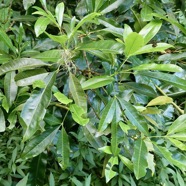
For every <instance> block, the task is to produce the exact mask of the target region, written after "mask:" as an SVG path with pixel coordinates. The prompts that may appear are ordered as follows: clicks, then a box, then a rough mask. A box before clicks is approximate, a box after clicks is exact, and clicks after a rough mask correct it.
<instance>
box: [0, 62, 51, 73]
mask: <svg viewBox="0 0 186 186" xmlns="http://www.w3.org/2000/svg"><path fill="white" fill-rule="evenodd" d="M48 65H49V64H47V63H44V62H43V61H41V60H38V59H32V58H21V59H17V60H15V61H11V62H8V63H5V64H3V65H1V66H0V76H1V75H3V74H5V73H7V72H10V71H14V70H19V69H21V70H24V69H33V68H37V67H41V66H48Z"/></svg>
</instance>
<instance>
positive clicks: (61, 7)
mask: <svg viewBox="0 0 186 186" xmlns="http://www.w3.org/2000/svg"><path fill="white" fill-rule="evenodd" d="M64 9H65V7H64V3H63V2H62V3H59V4H58V5H57V6H56V9H55V13H56V19H57V22H58V23H59V26H60V27H61V25H62V22H63V14H64Z"/></svg>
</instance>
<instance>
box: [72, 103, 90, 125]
mask: <svg viewBox="0 0 186 186" xmlns="http://www.w3.org/2000/svg"><path fill="white" fill-rule="evenodd" d="M70 112H71V113H72V118H73V119H74V121H75V122H77V123H78V124H80V125H83V126H85V125H86V124H87V123H88V122H89V119H88V118H86V117H85V115H86V112H85V111H84V109H83V108H82V107H80V106H79V105H76V104H72V105H70Z"/></svg>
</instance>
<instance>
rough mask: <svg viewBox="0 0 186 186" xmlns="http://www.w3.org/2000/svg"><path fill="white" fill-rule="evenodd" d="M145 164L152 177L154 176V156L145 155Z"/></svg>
mask: <svg viewBox="0 0 186 186" xmlns="http://www.w3.org/2000/svg"><path fill="white" fill-rule="evenodd" d="M147 163H148V168H149V169H150V170H151V171H152V176H153V175H154V172H155V163H154V155H153V154H151V153H148V154H147Z"/></svg>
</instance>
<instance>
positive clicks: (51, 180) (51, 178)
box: [49, 172, 55, 186]
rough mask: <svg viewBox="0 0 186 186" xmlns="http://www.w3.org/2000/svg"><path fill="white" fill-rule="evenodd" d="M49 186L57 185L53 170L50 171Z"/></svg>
mask: <svg viewBox="0 0 186 186" xmlns="http://www.w3.org/2000/svg"><path fill="white" fill-rule="evenodd" d="M49 186H55V180H54V175H53V174H52V172H50V176H49Z"/></svg>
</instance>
